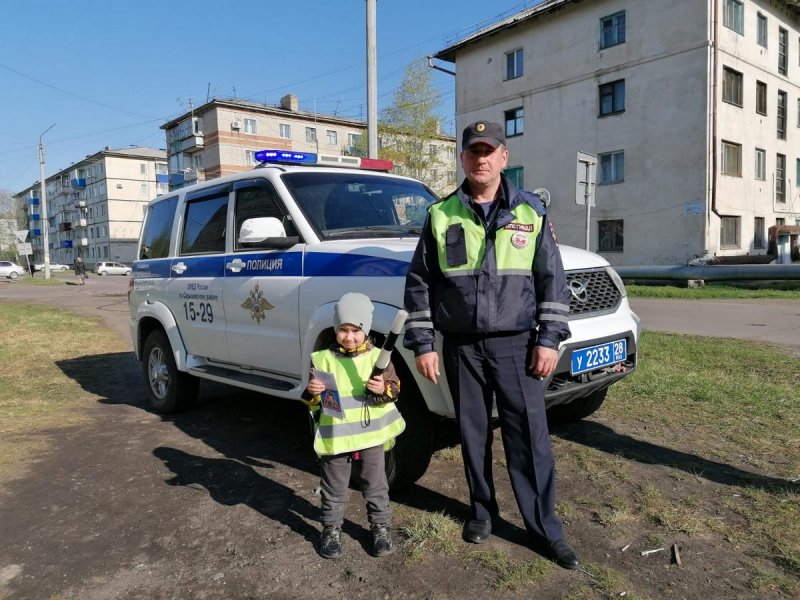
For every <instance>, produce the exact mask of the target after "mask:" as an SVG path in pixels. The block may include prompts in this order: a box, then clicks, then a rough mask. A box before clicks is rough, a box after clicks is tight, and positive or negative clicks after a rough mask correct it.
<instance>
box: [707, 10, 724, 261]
mask: <svg viewBox="0 0 800 600" xmlns="http://www.w3.org/2000/svg"><path fill="white" fill-rule="evenodd" d="M711 21H712V23H711V68H712V69H713V71H714V72H713V75H712V82H713V83H712V85H711V212H713V213H714V214H715V215H717V217H720V218H721V217H722V215H720V214H719V211H718V210H717V177H718V172H719V169H718V168H717V162H718V161H717V155H718V153H719V145H718V144H717V85H718V77H719V76H718V72H719V69H718V68H717V67H718V65H717V55H718V53H719V49H718V47H717V45H718V42H719V0H712V2H711ZM709 216H710V215H709ZM710 225H711V222H710V219H709V220H708V221H707V222H706V227H710ZM706 246H708V230H706ZM707 252H708V247H706V253H707Z"/></svg>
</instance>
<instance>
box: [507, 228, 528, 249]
mask: <svg viewBox="0 0 800 600" xmlns="http://www.w3.org/2000/svg"><path fill="white" fill-rule="evenodd" d="M529 241H530V238H529V237H528V234H527V233H523V232H521V231H518V232H516V233H515V234H513V235H512V236H511V245H512V246H514V248H524V247H525V246H527V245H528V242H529Z"/></svg>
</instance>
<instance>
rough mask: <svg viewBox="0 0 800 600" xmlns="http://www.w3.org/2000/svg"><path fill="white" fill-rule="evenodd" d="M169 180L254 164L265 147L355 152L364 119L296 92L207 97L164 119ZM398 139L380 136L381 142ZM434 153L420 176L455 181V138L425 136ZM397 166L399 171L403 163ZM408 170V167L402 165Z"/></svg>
mask: <svg viewBox="0 0 800 600" xmlns="http://www.w3.org/2000/svg"><path fill="white" fill-rule="evenodd" d="M161 129H164V130H165V132H166V139H167V154H168V161H169V182H170V186H171V187H172V188H178V187H182V186H184V185H190V184H193V183H197V182H198V181H205V180H208V179H213V178H215V177H220V176H222V175H229V174H231V173H237V172H240V171H246V170H249V169H252V168H253V167H255V166H256V165H257V161H256V159H255V153H256V152H257V151H258V150H262V149H265V148H272V149H280V150H294V151H297V152H315V153H319V154H334V155H338V156H340V155H354V154H358V153H359V152H360V149H361V148H363V143H362V136H363V135H365V134H366V123H364V122H362V121H356V120H352V119H346V118H342V117H337V116H333V115H324V114H320V113H316V112H306V111H301V110H299V107H298V100H297V96H295V95H294V94H287V95H286V96H284V97H283V98H282V99H281V101H280V104H279V105H277V106H272V105H267V104H259V103H256V102H248V101H245V100H235V99H228V100H217V99H215V100H211V101H209V102H207V103H205V104H203V105H202V106H198V107H197V108H194V109H192V110H191V111H189V112H187V113H185V114H183V115H181V116H180V117H178V118H176V119H173V120H172V121H169V122H167V123H165V124H163V125H161ZM395 141H396V140H392V139H380V140H379V146H381V145H391V144H393V143H394V142H395ZM425 152H429V153H430V156H431V157H433V159H432V160H431V161H430V162H431V165H430V168H429V169H427V170H426V171H425V172H424V173H422V174H421V175H422V176H420V175H419V174H416V173H415V175H416V176H418V177H419V178H420V179H422V180H423V181H425V182H426V183H428V185H430V186H431V187H432V188H433V189H444V188H446V187H447V185H448V182H455V169H456V167H455V162H456V161H455V139H454V138H453V137H452V136H446V135H441V136H437V137H436V138H434V139H431V140H429V141H427V143H426V148H425ZM397 170H398V171H399V172H401V173H402V172H403V170H404V166H403V165H398V167H397ZM406 171H407V169H406Z"/></svg>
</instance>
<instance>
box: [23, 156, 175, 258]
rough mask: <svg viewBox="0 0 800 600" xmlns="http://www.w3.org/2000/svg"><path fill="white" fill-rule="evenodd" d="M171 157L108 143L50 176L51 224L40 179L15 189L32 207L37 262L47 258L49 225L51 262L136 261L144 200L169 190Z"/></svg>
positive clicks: (47, 187)
mask: <svg viewBox="0 0 800 600" xmlns="http://www.w3.org/2000/svg"><path fill="white" fill-rule="evenodd" d="M166 157H167V153H166V151H164V150H158V149H155V148H145V147H134V146H132V147H130V148H122V149H116V150H114V149H111V148H109V147H106V148H105V149H103V150H101V151H100V152H97V153H96V154H92V155H90V156H87V157H86V158H84V159H83V160H80V161H78V162H76V163H73V164H72V165H71V166H70V167H69V168H67V169H63V170H61V171H59V172H58V173H56V174H54V175H52V176H50V177H48V178H46V180H45V193H46V198H47V223H46V224H45V223H43V221H42V210H41V198H40V195H41V194H40V184H39V182H37V183H35V184H33V185H32V186H31V187H29V188H27V189H25V190H23V191H21V192H20V193H18V194H16V196H15V197H16V198H20V199H22V200H23V201H24V202H25V203H26V204H27V206H28V223H29V229H30V234H29V235H30V238H29V239H30V241H31V243H32V245H33V252H34V261H35V262H41V261H43V260H44V236H43V230H44V227H45V226H47V227H48V229H47V231H48V243H49V248H50V261H51V262H58V263H62V264H67V265H71V264H72V263H73V262H74V261H75V258H76V257H77V256H82V257H83V259H84V261H85V262H86V263H87V264H88V265H90V266H91V265H92V264H93V263H95V262H97V261H98V260H113V261H120V262H131V261H133V260H134V258H135V256H136V244H137V241H138V238H139V231H140V229H141V226H142V218H143V216H144V207H145V205H146V204H147V202H149V201H150V200H151V199H152V198H154V197H155V196H157V195H158V194H163V193H165V192H167V191H168V190H169V185H168V173H167V161H166Z"/></svg>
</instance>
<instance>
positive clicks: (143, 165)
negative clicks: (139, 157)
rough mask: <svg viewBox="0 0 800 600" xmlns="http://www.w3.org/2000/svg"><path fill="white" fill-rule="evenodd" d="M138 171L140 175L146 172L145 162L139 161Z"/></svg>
mask: <svg viewBox="0 0 800 600" xmlns="http://www.w3.org/2000/svg"><path fill="white" fill-rule="evenodd" d="M139 173H140V174H141V175H144V174H145V173H147V163H139Z"/></svg>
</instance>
